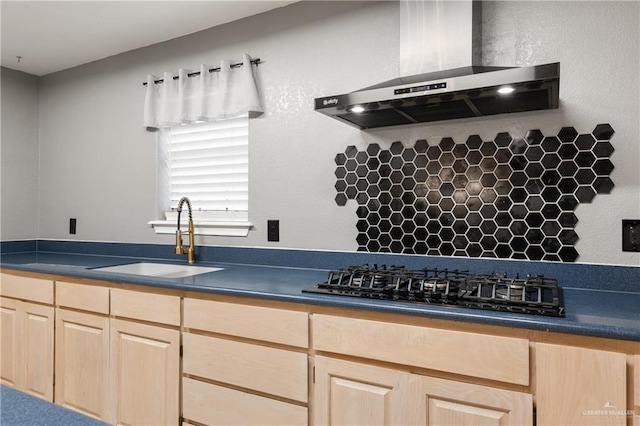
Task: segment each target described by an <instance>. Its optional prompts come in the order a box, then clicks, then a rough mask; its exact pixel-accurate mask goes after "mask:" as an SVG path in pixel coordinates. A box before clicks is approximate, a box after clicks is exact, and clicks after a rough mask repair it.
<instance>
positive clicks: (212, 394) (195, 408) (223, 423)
mask: <svg viewBox="0 0 640 426" xmlns="http://www.w3.org/2000/svg"><path fill="white" fill-rule="evenodd" d="M182 392H183V404H182V409H183V416H184V418H185V419H187V421H193V422H197V423H198V424H205V425H208V426H247V425H272V426H285V425H286V426H305V425H307V423H308V422H307V419H308V414H307V407H303V406H301V405H297V404H292V403H289V402H284V401H278V400H275V399H271V398H267V397H264V396H261V395H255V394H251V393H247V392H243V391H241V390H237V389H230V388H226V387H223V386H218V385H214V384H211V383H206V382H202V381H199V380H194V379H191V378H189V377H185V378H184V379H183V381H182ZM186 424H187V423H183V425H186ZM352 425H355V423H352Z"/></svg>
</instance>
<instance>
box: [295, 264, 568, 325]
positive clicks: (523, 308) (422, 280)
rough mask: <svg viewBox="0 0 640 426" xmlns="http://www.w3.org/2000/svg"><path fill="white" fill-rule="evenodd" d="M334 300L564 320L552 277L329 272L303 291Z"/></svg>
mask: <svg viewBox="0 0 640 426" xmlns="http://www.w3.org/2000/svg"><path fill="white" fill-rule="evenodd" d="M302 291H303V292H306V293H321V294H331V295H337V296H353V297H364V298H370V299H383V300H395V301H406V302H415V303H428V304H441V305H450V306H458V307H466V308H476V309H487V310H493V311H507V312H517V313H526V314H535V315H548V316H556V317H563V316H564V303H563V300H562V289H561V288H560V287H559V286H558V282H557V280H555V279H554V278H548V277H544V276H542V275H536V276H530V275H527V276H526V277H524V278H520V277H519V276H518V275H516V276H515V277H508V276H507V275H506V274H497V273H489V274H472V273H470V272H469V271H460V270H450V269H427V268H425V269H420V270H409V269H406V268H404V267H402V266H389V267H387V266H386V265H382V266H380V267H378V265H372V266H369V265H367V264H365V265H360V266H350V267H348V268H343V269H338V270H335V271H330V272H329V276H328V278H327V281H325V282H322V283H319V284H317V285H315V286H314V287H311V288H308V289H305V290H302Z"/></svg>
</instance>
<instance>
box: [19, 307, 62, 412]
mask: <svg viewBox="0 0 640 426" xmlns="http://www.w3.org/2000/svg"><path fill="white" fill-rule="evenodd" d="M23 307H24V316H23V319H24V323H23V326H22V336H21V337H22V339H23V347H22V362H23V363H24V387H23V390H24V391H25V392H26V393H28V394H31V395H34V396H37V397H39V398H42V399H46V400H47V401H53V330H54V327H53V323H54V309H53V306H44V305H38V304H35V303H23Z"/></svg>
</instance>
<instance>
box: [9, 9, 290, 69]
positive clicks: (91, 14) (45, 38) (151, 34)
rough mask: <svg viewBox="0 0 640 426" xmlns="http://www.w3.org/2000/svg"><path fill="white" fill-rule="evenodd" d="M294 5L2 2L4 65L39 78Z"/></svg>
mask: <svg viewBox="0 0 640 426" xmlns="http://www.w3.org/2000/svg"><path fill="white" fill-rule="evenodd" d="M295 1H296V0H233V1H218V0H204V1H203V0H201V1H154V0H147V1H113V0H112V1H90V0H84V1H82V0H76V1H55V0H49V1H29V0H14V1H9V0H0V14H1V29H2V30H1V36H2V49H1V52H2V55H1V56H2V66H4V67H7V68H12V69H15V70H19V71H23V72H26V73H29V74H34V75H37V76H43V75H46V74H49V73H52V72H56V71H61V70H64V69H67V68H72V67H75V66H78V65H82V64H85V63H88V62H92V61H95V60H98V59H102V58H106V57H108V56H113V55H117V54H119V53H123V52H127V51H129V50H133V49H137V48H140V47H144V46H149V45H152V44H155V43H159V42H162V41H166V40H170V39H173V38H176V37H180V36H183V35H187V34H191V33H194V32H197V31H201V30H204V29H207V28H211V27H215V26H217V25H221V24H224V23H227V22H231V21H235V20H237V19H241V18H244V17H247V16H251V15H255V14H258V13H262V12H266V11H268V10H271V9H276V8H279V7H282V6H285V5H287V4H290V3H294V2H295Z"/></svg>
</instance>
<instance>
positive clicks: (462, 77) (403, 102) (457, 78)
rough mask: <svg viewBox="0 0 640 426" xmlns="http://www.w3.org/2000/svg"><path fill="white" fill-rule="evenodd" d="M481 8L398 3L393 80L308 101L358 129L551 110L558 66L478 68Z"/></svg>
mask: <svg viewBox="0 0 640 426" xmlns="http://www.w3.org/2000/svg"><path fill="white" fill-rule="evenodd" d="M481 7H482V2H481V1H477V0H474V1H471V0H464V1H458V0H456V1H451V0H418V1H415V0H401V1H400V21H401V22H400V31H401V33H400V75H401V76H400V77H399V78H396V79H394V80H390V81H386V82H384V83H380V84H377V85H374V86H370V87H367V88H364V89H361V90H358V91H355V92H351V93H346V94H342V95H334V96H326V97H322V98H316V99H315V110H316V111H318V112H321V113H323V114H326V115H328V116H329V117H332V118H335V119H337V120H339V121H342V122H344V123H346V124H349V125H351V126H354V127H357V128H359V129H371V128H377V127H387V126H398V125H407V124H415V123H429V122H435V121H444V120H454V119H458V118H470V117H481V116H487V115H494V114H503V113H511V112H523V111H535V110H544V109H553V108H558V94H559V85H560V63H558V62H556V63H551V64H544V65H536V66H528V67H497V66H482V65H481V64H482V47H481V41H482V10H481Z"/></svg>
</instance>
